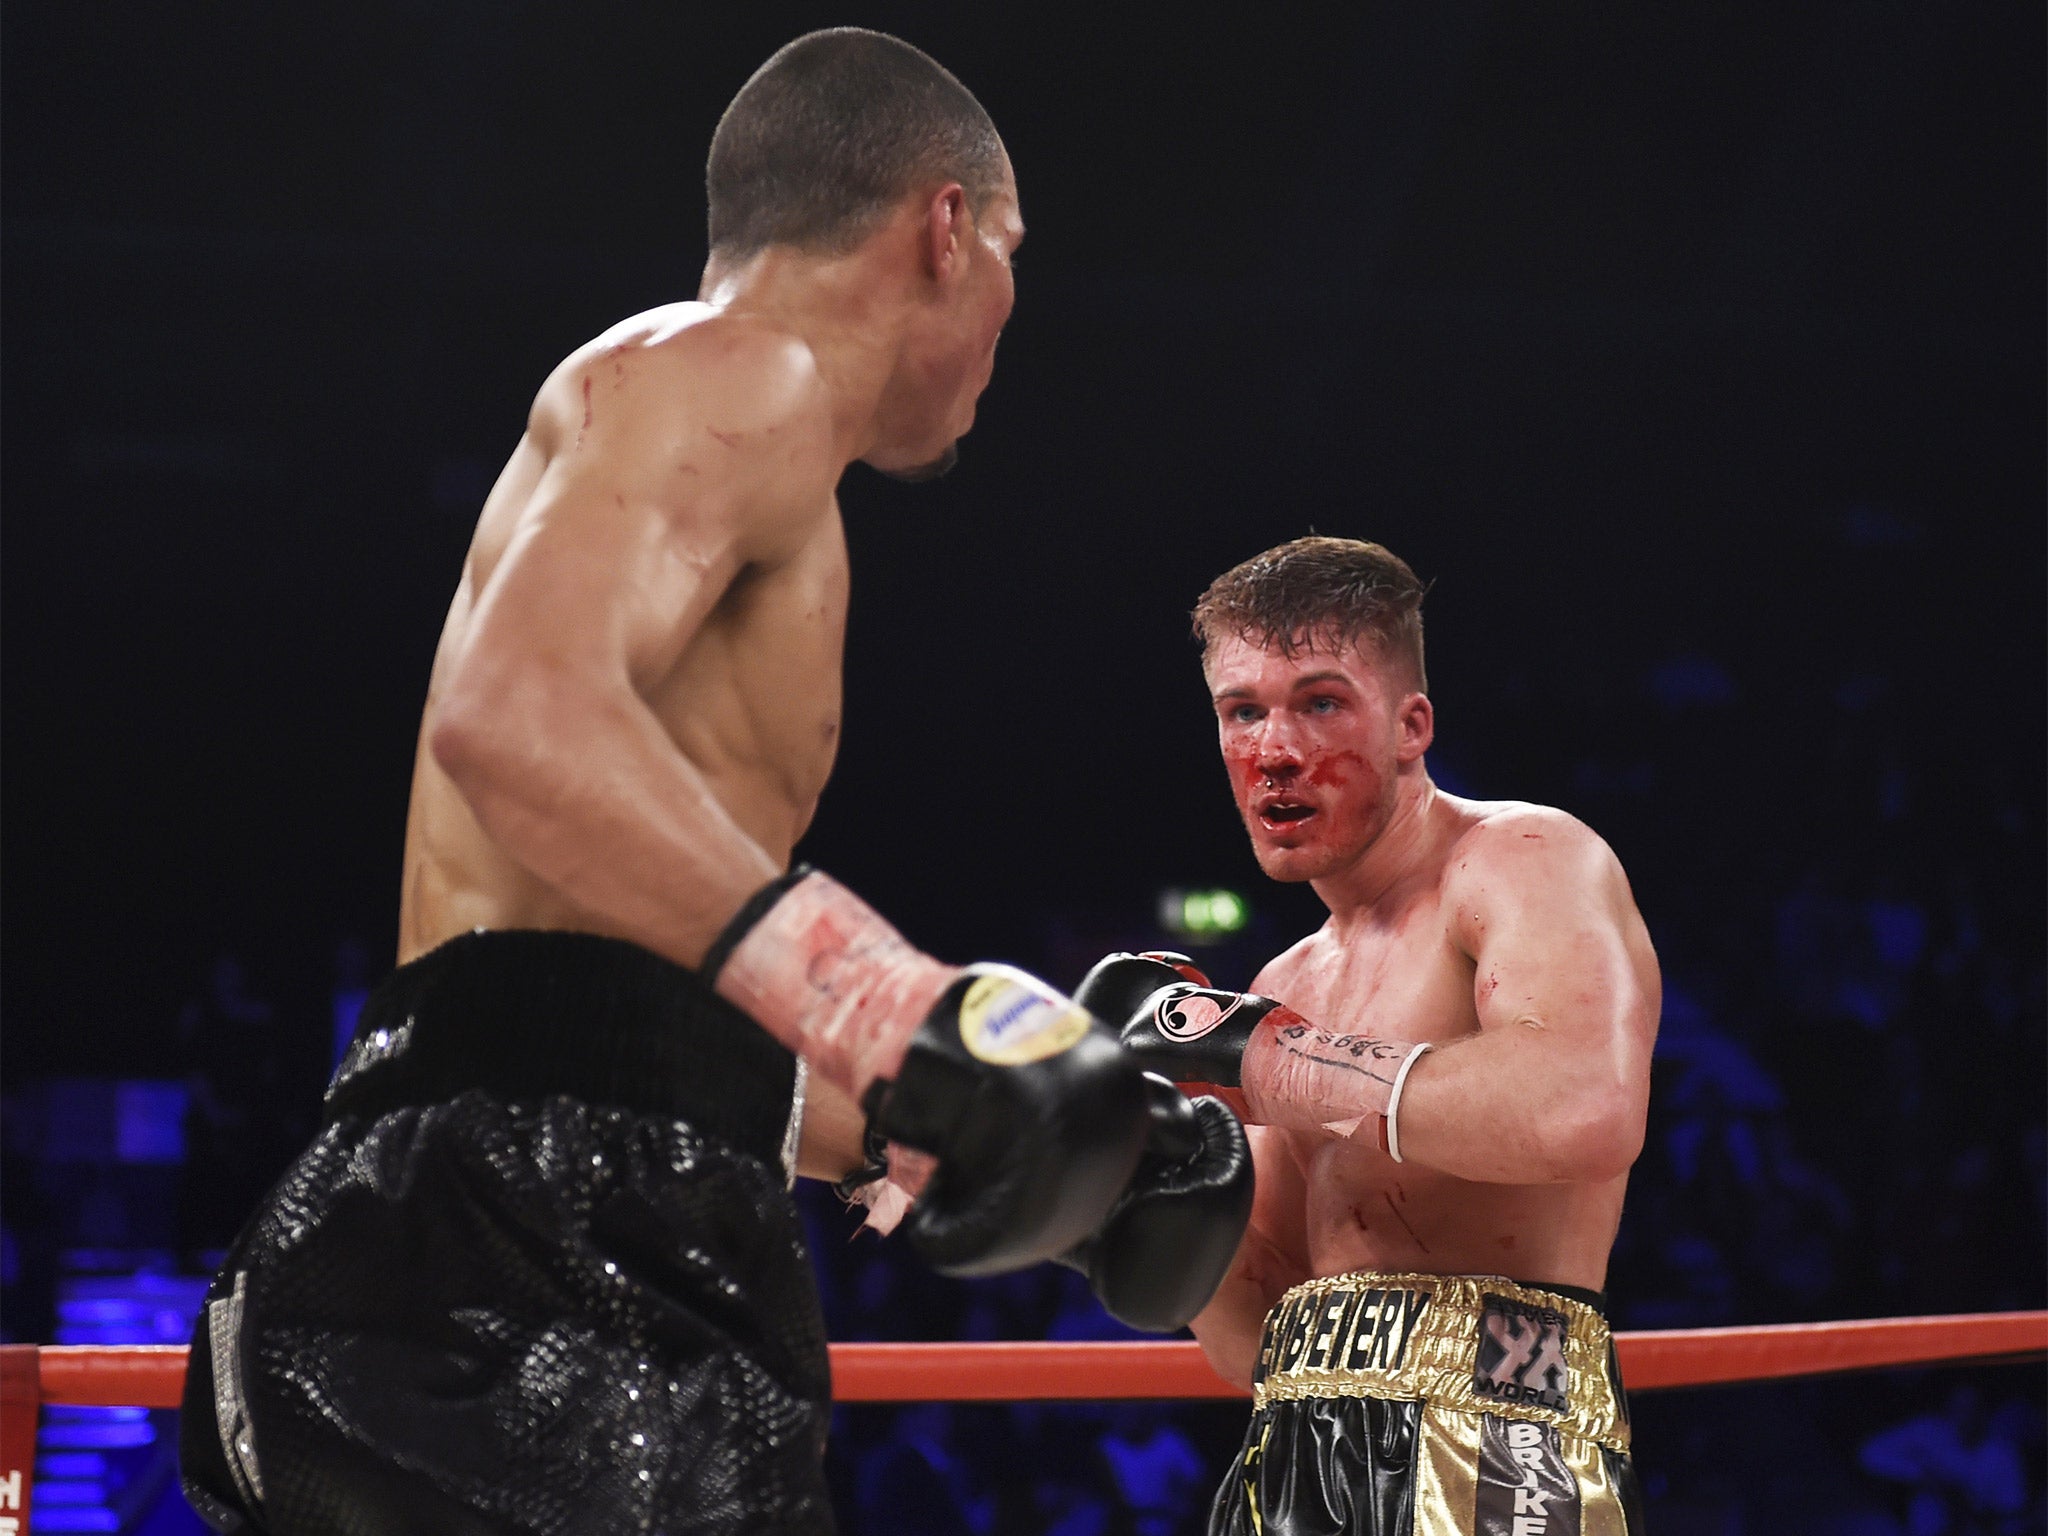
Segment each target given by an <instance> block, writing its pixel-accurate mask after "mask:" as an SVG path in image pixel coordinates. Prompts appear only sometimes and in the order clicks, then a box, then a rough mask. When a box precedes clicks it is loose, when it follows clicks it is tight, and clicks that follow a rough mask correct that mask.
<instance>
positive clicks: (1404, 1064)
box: [1387, 1040, 1430, 1163]
mask: <svg viewBox="0 0 2048 1536" xmlns="http://www.w3.org/2000/svg"><path fill="white" fill-rule="evenodd" d="M1429 1049H1430V1044H1429V1042H1428V1041H1427V1040H1425V1041H1423V1042H1422V1043H1421V1044H1420V1045H1418V1046H1416V1047H1415V1049H1414V1050H1412V1051H1410V1052H1409V1053H1408V1054H1407V1055H1406V1056H1405V1057H1403V1058H1402V1060H1401V1070H1400V1071H1398V1072H1396V1073H1395V1074H1394V1091H1393V1092H1392V1093H1390V1094H1389V1095H1387V1156H1389V1157H1391V1158H1392V1159H1393V1160H1394V1161H1395V1162H1397V1163H1398V1162H1400V1161H1401V1160H1402V1159H1401V1122H1400V1121H1399V1120H1398V1119H1396V1118H1395V1117H1396V1116H1398V1115H1399V1114H1400V1113H1401V1090H1402V1089H1403V1088H1405V1087H1407V1086H1408V1074H1409V1072H1410V1071H1411V1070H1413V1068H1414V1066H1415V1063H1416V1062H1417V1061H1419V1060H1420V1059H1421V1058H1422V1053H1423V1052H1424V1051H1427V1050H1429Z"/></svg>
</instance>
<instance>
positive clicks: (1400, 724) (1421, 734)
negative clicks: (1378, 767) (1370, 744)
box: [1394, 693, 1436, 763]
mask: <svg viewBox="0 0 2048 1536" xmlns="http://www.w3.org/2000/svg"><path fill="white" fill-rule="evenodd" d="M1394 726H1395V729H1396V730H1397V731H1398V732H1399V733H1400V734H1399V735H1398V736H1397V737H1396V738H1395V746H1394V760H1395V761H1396V762H1401V763H1412V762H1414V761H1415V760H1416V759H1417V758H1419V757H1421V756H1422V754H1423V753H1425V752H1427V751H1428V750H1429V744H1430V743H1431V742H1432V741H1434V740H1436V706H1435V705H1433V704H1431V703H1430V702H1429V695H1428V694H1426V693H1411V694H1407V695H1405V696H1404V697H1403V698H1402V700H1401V703H1400V706H1399V707H1398V708H1397V709H1396V710H1395V711H1394Z"/></svg>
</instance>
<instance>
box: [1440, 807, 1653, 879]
mask: <svg viewBox="0 0 2048 1536" xmlns="http://www.w3.org/2000/svg"><path fill="white" fill-rule="evenodd" d="M1458 815H1459V825H1458V826H1457V827H1456V829H1455V830H1454V832H1453V837H1452V842H1451V845H1450V850H1449V855H1448V857H1447V858H1446V860H1445V864H1444V883H1445V885H1446V887H1447V888H1449V887H1451V886H1453V885H1456V884H1458V883H1461V882H1462V883H1465V884H1470V883H1472V882H1473V881H1474V879H1475V878H1476V879H1478V880H1482V881H1483V880H1484V879H1486V878H1488V877H1492V876H1498V875H1502V874H1510V873H1513V872H1515V871H1518V870H1526V871H1528V872H1530V873H1535V872H1537V871H1539V870H1542V871H1551V872H1554V871H1556V870H1557V869H1558V868H1559V867H1560V865H1571V864H1578V863H1587V862H1589V861H1599V860H1611V859H1612V858H1613V856H1614V855H1613V853H1612V852H1611V851H1610V850H1609V849H1608V847H1607V844H1606V842H1605V841H1604V840H1603V839H1602V838H1601V836H1600V834H1599V833H1597V832H1595V831H1594V830H1593V829H1592V828H1591V827H1589V826H1587V825H1586V824H1585V823H1584V822H1583V821H1580V820H1579V819H1578V817H1576V816H1574V815H1572V814H1571V813H1570V812H1569V811H1560V810H1558V809H1557V808H1556V807H1555V806H1549V805H1534V804H1531V803H1530V802H1529V801H1526V800H1468V801H1464V802H1462V803H1461V804H1460V805H1459V808H1458Z"/></svg>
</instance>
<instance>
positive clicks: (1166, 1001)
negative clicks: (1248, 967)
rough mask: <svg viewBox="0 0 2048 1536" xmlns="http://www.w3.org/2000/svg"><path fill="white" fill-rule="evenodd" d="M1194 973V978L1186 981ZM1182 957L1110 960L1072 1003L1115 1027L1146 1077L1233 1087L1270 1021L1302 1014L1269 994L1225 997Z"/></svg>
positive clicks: (1296, 1019) (1077, 990)
mask: <svg viewBox="0 0 2048 1536" xmlns="http://www.w3.org/2000/svg"><path fill="white" fill-rule="evenodd" d="M1191 976H1192V978H1193V979H1190V977H1191ZM1208 982H1209V979H1208V977H1206V976H1204V975H1202V973H1201V972H1200V971H1198V970H1196V969H1195V968H1194V965H1193V963H1192V962H1191V961H1188V960H1187V959H1186V957H1184V956H1181V955H1167V954H1162V953H1152V954H1143V955H1132V954H1116V955H1109V956H1106V957H1104V958H1103V959H1101V960H1099V961H1097V962H1096V964H1095V966H1094V968H1093V969H1091V970H1090V971H1089V972H1088V974H1087V975H1086V976H1084V977H1082V978H1081V985H1080V986H1078V987H1076V988H1075V989H1074V1001H1075V1002H1077V1003H1080V1004H1081V1006H1083V1007H1084V1008H1086V1009H1088V1011H1089V1012H1090V1013H1093V1014H1095V1015H1096V1016H1097V1017H1099V1018H1105V1019H1109V1020H1111V1021H1112V1022H1113V1023H1115V1024H1116V1025H1117V1026H1118V1033H1119V1037H1120V1038H1121V1040H1122V1042H1123V1047H1124V1049H1125V1050H1127V1051H1129V1052H1130V1053H1131V1054H1132V1055H1133V1056H1135V1057H1136V1058H1137V1059H1138V1062H1139V1064H1140V1065H1142V1066H1143V1067H1144V1069H1145V1070H1146V1071H1147V1072H1157V1073H1158V1074H1159V1075H1160V1076H1161V1077H1164V1078H1168V1079H1170V1080H1171V1081H1173V1082H1176V1083H1203V1084H1209V1085H1213V1086H1216V1087H1220V1088H1237V1087H1239V1086H1240V1085H1241V1084H1242V1082H1243V1077H1242V1066H1243V1060H1244V1052H1245V1047H1246V1046H1247V1045H1249V1044H1250V1043H1251V1038H1252V1035H1253V1033H1254V1032H1255V1031H1256V1030H1257V1029H1258V1027H1259V1025H1260V1024H1262V1023H1264V1022H1265V1021H1266V1020H1267V1019H1271V1020H1273V1022H1274V1023H1275V1024H1276V1025H1281V1026H1284V1025H1286V1024H1288V1023H1290V1022H1293V1023H1298V1022H1299V1021H1300V1016H1299V1015H1298V1014H1296V1013H1295V1012H1294V1011H1293V1010H1292V1009H1290V1008H1288V1007H1286V1006H1285V1005H1284V1004H1282V1003H1278V1002H1275V1001H1274V1000H1273V999H1272V998H1270V997H1260V996H1259V995H1258V994H1257V993H1253V992H1224V991H1221V990H1219V989H1217V988H1215V987H1212V986H1210V985H1209V984H1208Z"/></svg>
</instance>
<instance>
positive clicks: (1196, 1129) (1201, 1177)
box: [1060, 1073, 1253, 1333]
mask: <svg viewBox="0 0 2048 1536" xmlns="http://www.w3.org/2000/svg"><path fill="white" fill-rule="evenodd" d="M1145 1081H1146V1085H1147V1087H1148V1089H1149V1090H1150V1094H1151V1129H1150V1133H1149V1134H1148V1136H1147V1137H1146V1141H1145V1155H1144V1157H1143V1159H1142V1160H1141V1161H1140V1162H1139V1164H1138V1171H1137V1173H1136V1175H1135V1176H1134V1177H1133V1178H1132V1179H1131V1182H1130V1184H1129V1185H1128V1186H1127V1187H1126V1188H1125V1190H1124V1192H1123V1194H1122V1196H1121V1197H1120V1198H1119V1199H1118V1200H1117V1203H1116V1204H1115V1205H1114V1206H1113V1207H1111V1209H1110V1213H1109V1216H1108V1218H1107V1219H1106V1220H1105V1221H1104V1222H1103V1224H1102V1225H1101V1226H1100V1227H1099V1228H1097V1229H1096V1231H1095V1232H1094V1233H1093V1234H1091V1235H1090V1236H1089V1237H1088V1238H1087V1239H1086V1240H1085V1241H1083V1242H1081V1243H1079V1244H1077V1245H1076V1246H1075V1247H1074V1248H1072V1249H1070V1250H1068V1251H1067V1252H1066V1253H1064V1254H1062V1255H1061V1256H1060V1262H1061V1263H1062V1264H1064V1265H1066V1266H1067V1267H1068V1268H1070V1269H1076V1270H1079V1271H1080V1272H1081V1273H1082V1274H1084V1275H1086V1276H1087V1277H1088V1285H1089V1288H1090V1289H1091V1290H1093V1291H1094V1292H1095V1295H1096V1297H1097V1298H1098V1299H1099V1300H1100V1301H1101V1302H1102V1305H1103V1307H1104V1309H1105V1310H1107V1311H1108V1313H1109V1315H1110V1316H1112V1317H1114V1318H1116V1319H1118V1320H1119V1321H1120V1322H1124V1323H1128V1324H1129V1325H1130V1326H1131V1327H1133V1328H1142V1329H1145V1330H1146V1331H1148V1332H1151V1333H1171V1332H1173V1331H1174V1330H1175V1329H1178V1328H1184V1327H1186V1326H1187V1324H1188V1323H1189V1321H1191V1320H1192V1319H1193V1318H1194V1316H1195V1314H1196V1313H1198V1312H1200V1311H1201V1310H1202V1308H1203V1307H1205V1306H1207V1305H1208V1303H1209V1298H1210V1297H1211V1296H1213V1295H1214V1294H1215V1293H1216V1287H1217V1286H1218V1285H1220V1284H1222V1282H1223V1276H1224V1275H1225V1273H1226V1272H1227V1271H1228V1270H1229V1268H1230V1262H1231V1260H1232V1259H1233V1258H1234V1257H1236V1254H1237V1246H1238V1244H1239V1242H1240V1241H1242V1240H1243V1237H1244V1229H1245V1223H1246V1222H1248V1221H1249V1220H1250V1219H1251V1212H1252V1192H1253V1179H1252V1156H1251V1147H1250V1146H1249V1144H1248V1143H1247V1142H1246V1140H1245V1134H1244V1127H1243V1126H1242V1125H1240V1124H1238V1120H1237V1117H1236V1116H1235V1115H1233V1114H1232V1113H1231V1112H1230V1111H1229V1110H1228V1109H1226V1108H1224V1107H1223V1105H1222V1104H1220V1103H1218V1102H1217V1101H1216V1100H1215V1099H1210V1098H1201V1099H1195V1100H1192V1101H1190V1100H1189V1099H1187V1098H1186V1097H1184V1096H1183V1095H1182V1094H1181V1092H1180V1090H1179V1089H1177V1088H1175V1087H1174V1086H1173V1085H1172V1084H1171V1083H1169V1082H1167V1081H1166V1080H1165V1079H1164V1078H1162V1077H1157V1076H1154V1075H1152V1074H1149V1073H1148V1074H1147V1075H1146V1078H1145Z"/></svg>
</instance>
